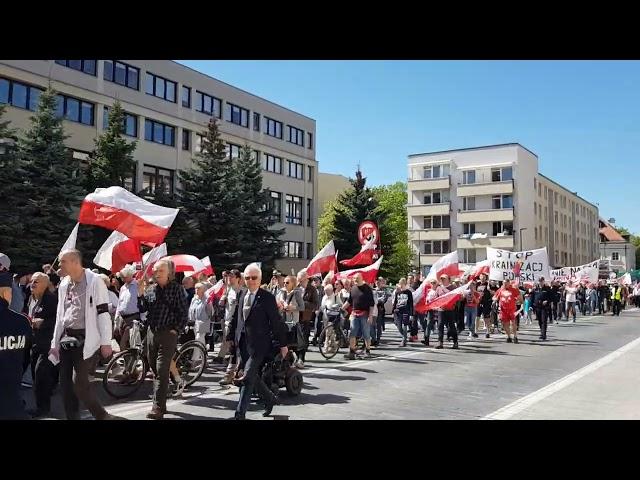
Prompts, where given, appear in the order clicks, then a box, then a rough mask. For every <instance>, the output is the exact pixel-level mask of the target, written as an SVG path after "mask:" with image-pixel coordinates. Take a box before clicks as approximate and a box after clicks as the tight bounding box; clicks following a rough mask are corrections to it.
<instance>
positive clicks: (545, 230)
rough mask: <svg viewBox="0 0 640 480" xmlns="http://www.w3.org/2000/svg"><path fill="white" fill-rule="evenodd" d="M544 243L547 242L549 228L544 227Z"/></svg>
mask: <svg viewBox="0 0 640 480" xmlns="http://www.w3.org/2000/svg"><path fill="white" fill-rule="evenodd" d="M544 241H545V242H548V241H549V228H548V227H544Z"/></svg>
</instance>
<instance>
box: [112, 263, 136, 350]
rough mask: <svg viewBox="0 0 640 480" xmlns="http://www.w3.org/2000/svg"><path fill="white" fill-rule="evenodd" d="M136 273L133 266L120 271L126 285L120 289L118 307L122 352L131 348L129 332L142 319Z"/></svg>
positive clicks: (117, 316) (117, 314)
mask: <svg viewBox="0 0 640 480" xmlns="http://www.w3.org/2000/svg"><path fill="white" fill-rule="evenodd" d="M135 273H136V271H135V268H134V267H133V265H126V266H125V267H124V268H123V269H122V270H120V277H121V278H122V280H123V281H124V285H122V287H121V288H120V295H119V298H118V307H117V308H116V325H118V330H119V332H120V335H121V338H120V350H121V351H122V350H126V349H127V348H129V330H130V329H131V327H132V326H133V321H134V320H138V319H140V313H139V311H138V282H136V281H135V280H134V278H133V276H134V275H135Z"/></svg>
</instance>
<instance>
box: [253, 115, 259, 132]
mask: <svg viewBox="0 0 640 480" xmlns="http://www.w3.org/2000/svg"><path fill="white" fill-rule="evenodd" d="M253 129H254V130H255V131H256V132H259V131H260V114H259V113H258V112H253Z"/></svg>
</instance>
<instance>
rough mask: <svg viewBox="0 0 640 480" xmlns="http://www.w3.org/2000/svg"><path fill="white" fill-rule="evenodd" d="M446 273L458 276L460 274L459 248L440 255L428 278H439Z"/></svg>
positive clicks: (450, 275)
mask: <svg viewBox="0 0 640 480" xmlns="http://www.w3.org/2000/svg"><path fill="white" fill-rule="evenodd" d="M445 274H446V275H449V277H457V276H458V275H459V274H460V270H459V269H458V251H457V250H456V251H453V252H451V253H448V254H446V255H445V256H443V257H440V258H439V259H438V260H437V261H436V263H434V264H433V266H432V267H431V270H429V274H428V275H427V280H438V279H439V278H440V275H445Z"/></svg>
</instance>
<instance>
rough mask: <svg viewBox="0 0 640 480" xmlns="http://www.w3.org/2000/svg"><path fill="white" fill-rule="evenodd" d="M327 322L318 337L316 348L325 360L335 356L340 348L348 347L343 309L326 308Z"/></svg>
mask: <svg viewBox="0 0 640 480" xmlns="http://www.w3.org/2000/svg"><path fill="white" fill-rule="evenodd" d="M327 317H328V322H327V324H326V325H325V327H324V328H323V329H322V331H321V332H320V336H319V337H318V350H320V355H322V356H323V357H324V358H326V359H327V360H329V359H331V358H333V357H335V356H336V354H337V353H338V352H339V351H340V348H348V347H349V336H348V333H347V332H348V328H347V329H346V331H345V318H344V314H343V311H342V310H341V309H337V308H333V309H332V308H329V309H327Z"/></svg>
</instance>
